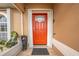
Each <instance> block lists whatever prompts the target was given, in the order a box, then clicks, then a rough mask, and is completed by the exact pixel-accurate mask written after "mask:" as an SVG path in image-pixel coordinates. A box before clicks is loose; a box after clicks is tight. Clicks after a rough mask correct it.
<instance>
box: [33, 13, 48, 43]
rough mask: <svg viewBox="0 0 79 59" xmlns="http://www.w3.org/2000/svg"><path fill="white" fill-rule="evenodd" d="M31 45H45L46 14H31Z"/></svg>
mask: <svg viewBox="0 0 79 59" xmlns="http://www.w3.org/2000/svg"><path fill="white" fill-rule="evenodd" d="M32 29H33V44H47V13H33V14H32Z"/></svg>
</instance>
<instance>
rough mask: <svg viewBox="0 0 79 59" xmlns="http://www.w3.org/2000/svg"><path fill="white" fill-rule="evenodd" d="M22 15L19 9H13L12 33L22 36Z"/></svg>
mask: <svg viewBox="0 0 79 59" xmlns="http://www.w3.org/2000/svg"><path fill="white" fill-rule="evenodd" d="M20 19H21V16H20V13H19V11H18V10H17V9H11V31H16V32H17V33H18V34H19V35H20V34H21V23H20Z"/></svg>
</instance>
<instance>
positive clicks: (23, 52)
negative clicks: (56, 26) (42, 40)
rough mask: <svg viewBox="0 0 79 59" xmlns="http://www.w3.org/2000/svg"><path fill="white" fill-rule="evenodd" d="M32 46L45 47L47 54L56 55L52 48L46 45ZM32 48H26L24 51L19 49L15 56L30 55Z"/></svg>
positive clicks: (35, 46)
mask: <svg viewBox="0 0 79 59" xmlns="http://www.w3.org/2000/svg"><path fill="white" fill-rule="evenodd" d="M34 48H47V49H48V52H49V56H57V54H56V53H55V51H54V50H53V48H49V47H47V46H46V45H34ZM31 54H32V48H28V49H27V50H25V51H21V52H20V53H19V54H18V55H17V56H32V55H31Z"/></svg>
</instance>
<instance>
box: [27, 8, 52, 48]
mask: <svg viewBox="0 0 79 59" xmlns="http://www.w3.org/2000/svg"><path fill="white" fill-rule="evenodd" d="M33 10H36V11H39V10H40V11H46V13H47V14H48V17H47V18H48V21H47V22H48V24H47V47H52V37H53V10H52V9H28V44H29V47H30V48H33V33H32V11H33Z"/></svg>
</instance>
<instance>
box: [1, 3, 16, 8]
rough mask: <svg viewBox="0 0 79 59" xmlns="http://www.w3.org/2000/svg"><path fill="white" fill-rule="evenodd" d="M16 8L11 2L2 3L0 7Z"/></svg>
mask: <svg viewBox="0 0 79 59" xmlns="http://www.w3.org/2000/svg"><path fill="white" fill-rule="evenodd" d="M9 7H10V8H15V7H14V6H13V5H12V4H11V3H0V8H9Z"/></svg>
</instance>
